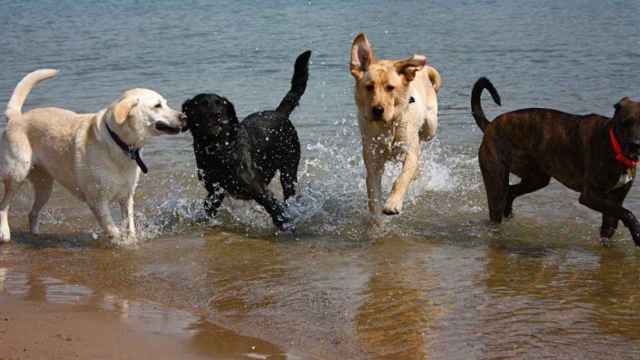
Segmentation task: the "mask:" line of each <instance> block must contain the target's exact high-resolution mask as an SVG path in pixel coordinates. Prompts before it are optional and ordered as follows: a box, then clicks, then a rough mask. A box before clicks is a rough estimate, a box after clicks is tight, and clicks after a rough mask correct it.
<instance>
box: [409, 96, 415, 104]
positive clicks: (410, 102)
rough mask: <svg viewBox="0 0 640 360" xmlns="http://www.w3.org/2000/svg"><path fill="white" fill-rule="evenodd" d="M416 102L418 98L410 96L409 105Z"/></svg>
mask: <svg viewBox="0 0 640 360" xmlns="http://www.w3.org/2000/svg"><path fill="white" fill-rule="evenodd" d="M414 102H416V98H414V97H413V96H409V104H413V103H414Z"/></svg>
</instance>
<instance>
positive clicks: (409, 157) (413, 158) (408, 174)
mask: <svg viewBox="0 0 640 360" xmlns="http://www.w3.org/2000/svg"><path fill="white" fill-rule="evenodd" d="M419 159H420V147H419V146H415V147H414V148H410V149H407V151H406V152H405V153H404V163H403V164H402V173H401V174H400V176H398V178H397V179H396V181H395V182H394V183H393V188H392V189H391V194H390V195H389V198H388V199H387V202H386V204H385V205H384V209H382V212H383V213H385V214H386V215H397V214H399V213H400V211H402V203H403V202H404V196H405V195H406V194H407V190H409V185H410V184H411V182H412V181H413V179H414V178H415V176H416V173H417V171H418V160H419Z"/></svg>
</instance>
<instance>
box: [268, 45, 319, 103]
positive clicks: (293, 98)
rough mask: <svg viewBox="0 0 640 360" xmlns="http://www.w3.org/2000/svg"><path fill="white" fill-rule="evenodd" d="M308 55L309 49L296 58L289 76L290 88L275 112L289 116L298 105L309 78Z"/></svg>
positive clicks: (309, 55) (309, 53) (309, 54)
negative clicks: (291, 76) (291, 75)
mask: <svg viewBox="0 0 640 360" xmlns="http://www.w3.org/2000/svg"><path fill="white" fill-rule="evenodd" d="M309 57H311V50H307V51H305V52H303V53H302V54H300V55H299V56H298V58H297V59H296V65H295V68H294V71H293V78H291V89H290V90H289V92H288V93H287V95H285V96H284V98H283V99H282V101H281V102H280V105H278V108H277V109H276V111H277V112H279V113H282V114H285V115H287V116H289V114H291V112H292V111H293V109H295V108H296V106H298V101H300V98H301V97H302V95H303V94H304V91H305V90H306V88H307V80H308V79H309Z"/></svg>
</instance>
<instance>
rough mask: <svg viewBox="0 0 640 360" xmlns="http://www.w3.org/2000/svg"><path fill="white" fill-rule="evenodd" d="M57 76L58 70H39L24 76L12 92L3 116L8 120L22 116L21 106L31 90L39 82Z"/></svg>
mask: <svg viewBox="0 0 640 360" xmlns="http://www.w3.org/2000/svg"><path fill="white" fill-rule="evenodd" d="M57 74H58V70H54V69H40V70H36V71H34V72H32V73H30V74H29V75H27V76H25V77H24V78H23V79H22V80H21V81H20V82H19V83H18V85H17V86H16V88H15V90H13V94H12V95H11V99H9V102H8V103H7V110H6V111H5V115H6V116H7V118H8V119H9V120H11V119H12V118H15V117H17V116H20V115H21V114H22V105H24V102H25V101H26V100H27V96H28V95H29V93H30V92H31V90H32V89H33V88H34V87H35V86H36V85H38V83H39V82H41V81H44V80H47V79H51V78H52V77H55V76H56V75H57Z"/></svg>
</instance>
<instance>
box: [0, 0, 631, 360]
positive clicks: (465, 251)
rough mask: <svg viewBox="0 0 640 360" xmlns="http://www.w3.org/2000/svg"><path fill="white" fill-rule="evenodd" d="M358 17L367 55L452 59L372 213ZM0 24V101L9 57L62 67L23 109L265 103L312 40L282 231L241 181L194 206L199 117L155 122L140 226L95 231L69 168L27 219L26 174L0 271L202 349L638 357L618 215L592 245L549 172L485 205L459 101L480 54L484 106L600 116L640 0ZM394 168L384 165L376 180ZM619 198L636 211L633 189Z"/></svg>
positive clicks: (66, 4)
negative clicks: (605, 236) (163, 132)
mask: <svg viewBox="0 0 640 360" xmlns="http://www.w3.org/2000/svg"><path fill="white" fill-rule="evenodd" d="M360 31H363V32H365V33H366V34H367V35H368V37H369V40H370V41H371V43H372V44H373V47H374V49H375V52H376V54H377V55H378V57H380V58H404V57H408V56H410V55H412V54H414V53H419V54H425V55H426V56H427V57H428V61H429V63H430V64H431V65H432V66H434V67H435V68H437V69H438V70H439V71H440V73H441V75H442V78H443V81H444V84H443V88H442V90H441V91H440V92H439V94H438V101H439V106H440V114H439V121H440V127H439V131H438V135H437V138H436V139H435V140H433V141H432V142H430V143H428V144H425V145H424V155H423V158H422V165H421V172H422V174H421V176H420V178H419V179H418V180H417V181H416V182H415V183H414V184H413V185H412V187H411V190H410V192H409V195H408V197H407V199H406V203H405V208H404V212H403V213H402V215H401V216H397V217H393V218H389V219H387V220H386V222H385V224H384V227H383V230H382V231H379V232H376V233H375V234H372V233H371V232H370V231H368V225H367V224H368V223H367V211H366V189H365V182H364V166H363V162H362V157H361V145H360V140H359V132H358V128H357V121H356V107H355V104H354V100H353V79H352V77H351V75H350V73H349V70H348V62H349V55H350V51H349V50H350V46H351V41H352V39H353V38H354V36H355V35H356V34H357V33H358V32H360ZM0 34H2V35H1V36H0V107H2V108H4V106H5V104H6V101H7V100H8V98H9V96H10V95H11V92H12V90H13V88H14V86H15V85H16V83H17V82H18V81H19V80H20V79H21V78H22V76H24V75H25V74H26V73H28V72H30V71H32V70H34V69H38V68H44V67H53V68H57V69H60V70H61V71H60V74H59V76H58V77H57V78H55V79H53V80H49V81H47V82H45V83H42V84H41V85H40V86H38V87H37V88H36V89H35V90H34V91H33V92H32V93H31V95H30V96H29V98H28V101H27V105H26V108H27V109H29V108H32V107H37V106H45V105H55V106H60V107H65V108H69V109H72V110H75V111H78V112H93V111H98V110H100V109H102V108H104V107H106V106H107V105H108V104H110V103H111V102H112V101H113V100H114V99H116V98H117V97H118V95H119V94H120V92H121V91H123V90H125V89H128V88H132V87H149V88H152V89H155V90H157V91H158V92H160V93H161V94H163V95H164V96H165V97H166V98H167V99H169V103H170V104H171V105H172V106H173V107H175V108H179V107H180V106H181V104H182V102H183V101H185V100H186V99H187V98H190V97H192V96H194V95H196V94H198V93H201V92H215V93H218V94H221V95H224V96H226V97H228V98H229V99H231V101H232V102H233V103H234V104H235V107H236V111H237V112H238V114H239V115H240V116H245V115H248V114H250V113H252V112H254V111H258V110H264V109H272V108H274V107H275V106H276V105H277V104H278V102H279V101H280V99H281V98H282V97H283V96H284V94H285V93H286V91H287V90H288V87H289V81H290V78H291V75H292V72H293V62H294V60H295V58H296V56H297V55H298V54H299V53H301V52H302V51H304V50H307V49H311V50H313V55H312V59H311V64H310V78H309V85H308V88H307V92H306V93H305V95H304V97H303V98H302V100H301V103H300V107H299V108H298V109H297V110H296V111H295V112H294V113H293V115H292V121H293V123H294V124H295V126H296V128H297V129H298V132H299V135H300V138H301V142H302V161H301V164H300V168H299V179H300V184H299V195H298V197H297V198H296V199H295V201H293V202H292V204H291V205H290V206H291V209H292V210H291V211H292V212H293V213H294V214H295V215H296V226H297V229H298V232H297V234H296V235H295V236H292V235H278V234H276V233H275V232H274V229H273V227H272V224H271V222H270V220H269V218H268V216H267V215H266V213H265V212H264V211H263V210H262V209H260V208H259V207H258V206H257V205H256V204H255V203H252V202H243V201H231V200H225V203H224V207H223V210H222V211H221V213H220V214H219V215H218V216H217V217H216V218H215V219H213V220H207V219H205V216H204V214H203V212H202V210H201V208H202V198H203V196H204V195H205V191H204V189H203V187H202V186H201V185H200V184H199V182H198V180H197V177H196V173H195V161H194V157H193V152H192V141H191V138H190V136H189V135H188V134H181V135H178V136H165V137H158V138H153V139H150V140H149V142H148V144H147V145H146V146H145V149H144V158H145V160H146V162H147V165H148V166H149V169H150V171H149V174H147V175H144V176H142V180H141V183H140V186H139V187H138V192H137V194H136V219H137V226H138V230H139V232H140V237H141V242H140V245H139V246H138V247H135V248H124V249H121V248H116V249H114V248H110V247H108V246H106V245H104V242H103V241H101V240H100V236H101V231H100V229H99V227H98V225H97V223H96V221H95V220H94V218H93V216H92V215H91V213H90V211H89V210H88V208H87V207H86V206H85V205H84V204H83V203H81V202H80V201H78V200H75V199H74V198H72V196H71V195H69V194H68V193H67V192H66V191H65V190H63V189H61V188H59V187H57V188H56V190H55V192H54V195H53V197H52V199H51V201H50V202H49V204H48V206H47V208H46V210H45V213H44V214H43V221H44V224H43V227H42V230H43V232H44V234H43V235H40V236H37V237H36V236H32V235H29V234H27V220H26V214H27V212H28V209H29V206H30V204H31V201H32V195H31V191H30V189H28V187H27V186H25V188H24V191H23V192H22V193H21V194H20V196H18V198H17V199H16V201H15V205H14V206H13V208H12V211H11V214H12V216H11V226H12V230H13V239H14V241H13V242H12V243H11V244H8V245H2V246H0V292H4V293H8V294H10V295H12V296H17V297H20V298H24V299H29V300H37V301H47V302H71V303H81V304H85V303H86V304H92V306H96V307H101V308H104V309H107V310H109V311H115V312H118V313H121V314H122V316H123V317H125V318H126V317H136V316H137V317H138V318H142V319H143V321H142V322H143V323H145V324H147V325H148V326H149V329H150V331H161V332H166V333H169V334H174V333H180V334H182V335H181V336H186V337H189V338H192V340H193V347H194V351H200V352H204V353H210V354H211V355H212V357H213V358H243V357H247V358H251V357H253V358H256V357H258V358H269V359H285V358H289V359H309V358H312V359H346V358H388V359H404V358H408V359H413V358H415V359H423V358H425V359H426V358H428V359H539V358H552V359H602V358H607V359H638V358H640V312H639V311H638V310H639V309H640V275H639V274H640V251H639V250H636V249H635V247H634V246H633V243H632V241H631V238H630V236H629V234H628V232H627V231H626V229H625V228H624V227H622V226H621V228H620V229H619V231H618V234H617V235H616V236H615V238H614V240H615V241H614V242H613V244H612V246H611V247H609V248H603V247H601V246H600V245H599V243H598V232H599V225H600V216H599V215H598V214H596V213H595V212H593V211H591V210H589V209H587V208H585V207H583V206H581V205H580V204H579V203H578V195H577V194H576V193H574V192H571V191H570V190H567V189H566V188H564V187H563V186H561V185H560V184H558V183H552V185H551V186H549V187H547V188H546V189H544V190H542V191H539V192H537V193H535V194H532V195H528V196H525V197H523V198H520V199H518V200H517V201H516V203H515V206H514V212H515V217H514V218H513V219H511V220H509V221H507V222H506V223H504V224H503V225H501V226H500V227H495V226H492V225H490V224H489V223H488V212H487V203H486V198H485V194H484V187H483V184H482V178H481V175H480V171H479V167H478V159H477V149H478V146H479V143H480V141H481V138H482V133H481V132H480V130H479V129H478V128H477V127H476V125H475V123H474V120H473V118H472V117H471V114H470V104H469V101H470V98H469V95H470V91H471V87H472V85H473V83H474V81H475V80H476V79H477V78H478V77H480V76H487V77H489V78H490V79H491V81H492V82H493V83H494V84H495V86H496V88H497V89H498V91H499V92H500V95H501V97H502V101H503V107H502V108H498V107H497V106H495V105H494V104H493V103H492V101H491V99H490V98H489V97H488V96H486V97H485V98H484V102H483V106H484V108H485V112H486V113H487V116H488V117H489V118H493V117H494V116H496V115H498V114H499V113H501V112H504V111H508V110H514V109H518V108H521V107H550V108H556V109H561V110H563V111H567V112H573V113H599V114H602V115H605V116H611V115H612V114H613V104H615V103H616V102H617V101H618V100H620V99H621V98H622V97H623V96H639V95H640V89H639V86H640V71H638V67H639V66H640V37H639V35H638V34H640V2H637V1H624V0H620V1H606V2H605V1H595V0H584V1H579V0H569V1H551V0H542V1H518V0H513V1H507V0H505V1H497V0H496V1H458V0H446V1H445V0H441V1H388V2H387V1H344V2H343V1H329V0H327V1H256V2H254V1H233V2H218V1H215V2H210V1H174V0H164V1H142V0H140V1H129V0H128V1H44V0H34V1H28V2H17V1H0ZM5 121H6V120H4V119H2V120H1V123H0V126H4V122H5ZM399 170H400V167H399V166H398V165H392V166H388V168H387V173H386V176H385V178H384V181H383V183H384V186H385V189H387V191H388V189H389V188H390V186H391V183H392V181H393V179H394V178H395V176H396V175H397V174H398V173H399ZM513 181H517V179H516V178H514V179H513ZM274 185H275V184H274ZM272 187H273V189H274V191H276V192H279V191H280V190H279V187H278V186H272ZM625 204H626V206H627V207H628V208H629V209H630V210H632V211H634V212H635V213H636V214H638V215H640V193H639V192H638V191H637V189H636V188H635V187H634V189H632V190H631V192H630V194H629V196H628V198H627V200H626V202H625ZM96 238H97V240H96ZM157 306H161V307H163V308H167V309H173V310H171V311H172V312H170V314H173V315H171V316H168V315H167V312H166V311H165V312H160V311H156V310H155V309H156V308H157ZM207 326H216V327H221V328H224V329H227V330H225V331H226V332H225V331H221V332H220V334H222V335H219V336H222V338H223V339H225V338H228V339H230V340H229V342H226V341H222V340H220V338H217V337H215V336H214V337H211V336H207V335H206V334H210V332H199V329H202V328H205V327H207ZM224 334H227V335H224ZM228 334H233V335H228ZM236 337H247V338H249V339H252V340H247V341H244V340H237V338H236ZM232 338H233V339H236V340H231V339H232ZM242 339H244V338H242ZM255 339H260V342H259V343H256V344H254V345H251V344H252V343H251V341H257V340H255ZM233 341H237V342H233ZM236 343H237V344H240V345H237V346H235V347H234V345H228V344H236ZM225 346H226V347H225ZM256 346H257V348H256ZM245 347H246V348H247V349H245ZM252 347H253V348H252ZM220 349H223V350H224V351H222V350H220ZM0 357H1V354H0Z"/></svg>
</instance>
